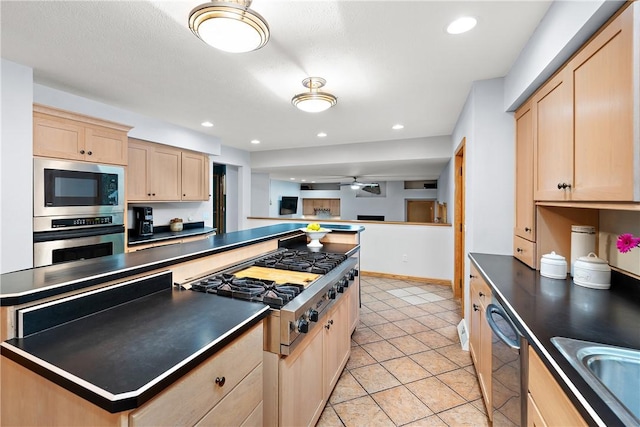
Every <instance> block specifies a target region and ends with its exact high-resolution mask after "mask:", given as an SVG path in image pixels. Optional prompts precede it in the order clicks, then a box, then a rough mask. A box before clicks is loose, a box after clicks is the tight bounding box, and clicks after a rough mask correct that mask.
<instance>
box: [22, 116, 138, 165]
mask: <svg viewBox="0 0 640 427" xmlns="http://www.w3.org/2000/svg"><path fill="white" fill-rule="evenodd" d="M130 129H131V127H129V126H125V125H121V124H119V123H114V122H109V121H106V120H100V119H96V118H93V117H89V116H84V115H82V114H76V113H72V112H69V111H64V110H58V109H55V108H51V107H46V106H44V105H39V104H34V105H33V154H34V155H36V156H42V157H55V158H58V159H67V160H81V161H86V162H92V163H106V164H115V165H126V164H127V132H129V130H130Z"/></svg>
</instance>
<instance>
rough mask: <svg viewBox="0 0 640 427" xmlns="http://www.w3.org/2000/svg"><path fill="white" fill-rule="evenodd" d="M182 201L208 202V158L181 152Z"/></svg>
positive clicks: (203, 155)
mask: <svg viewBox="0 0 640 427" xmlns="http://www.w3.org/2000/svg"><path fill="white" fill-rule="evenodd" d="M182 200H209V156H207V155H206V154H202V153H195V152H192V151H183V152H182Z"/></svg>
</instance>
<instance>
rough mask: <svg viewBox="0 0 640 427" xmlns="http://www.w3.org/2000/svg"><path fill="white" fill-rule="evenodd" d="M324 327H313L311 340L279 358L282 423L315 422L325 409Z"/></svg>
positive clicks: (295, 424) (291, 424)
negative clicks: (288, 354) (286, 355)
mask: <svg viewBox="0 0 640 427" xmlns="http://www.w3.org/2000/svg"><path fill="white" fill-rule="evenodd" d="M323 330H324V329H323V328H314V330H313V331H312V332H311V335H310V337H309V338H308V342H307V343H304V344H303V346H302V347H298V348H297V349H296V352H294V354H292V355H290V356H288V357H286V358H284V359H280V370H279V376H280V381H279V387H280V393H279V395H280V425H282V426H308V425H313V424H314V423H315V422H316V420H317V419H318V418H320V414H321V413H322V410H323V409H324V404H325V400H324V387H323V379H324V372H323V367H322V354H323V352H322V344H323V337H324V333H323Z"/></svg>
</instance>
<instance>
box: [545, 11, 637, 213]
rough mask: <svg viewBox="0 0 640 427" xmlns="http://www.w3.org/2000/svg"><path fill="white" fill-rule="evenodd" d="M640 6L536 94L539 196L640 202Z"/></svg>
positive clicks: (610, 26) (625, 13)
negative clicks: (639, 57) (638, 14)
mask: <svg viewBox="0 0 640 427" xmlns="http://www.w3.org/2000/svg"><path fill="white" fill-rule="evenodd" d="M637 7H640V6H639V5H638V4H631V5H630V6H628V7H627V8H626V9H625V10H624V11H623V12H622V13H621V14H620V15H619V16H617V17H616V18H615V19H614V20H612V21H611V22H610V23H609V24H608V25H607V26H605V27H603V29H602V30H601V31H600V32H599V33H598V34H597V35H596V36H595V37H594V38H593V39H592V40H591V41H590V42H588V43H587V44H586V45H585V46H584V47H583V48H582V50H580V51H579V52H578V53H577V54H576V55H575V56H574V57H573V58H572V59H571V60H570V61H569V62H568V63H567V64H566V65H565V66H564V67H563V68H562V69H561V70H560V71H559V72H558V73H557V74H556V75H555V76H554V77H553V78H552V79H551V80H549V81H548V82H547V83H546V84H545V85H543V86H542V88H540V89H539V91H538V92H537V93H536V94H535V95H534V96H533V104H532V109H533V123H534V139H535V162H536V163H535V165H536V166H535V194H534V196H535V199H536V200H539V201H640V181H639V180H638V179H637V177H638V175H640V166H639V165H638V162H637V158H638V150H639V148H638V146H639V144H640V143H639V142H638V140H637V138H638V137H637V132H638V131H640V129H638V126H639V125H638V122H637V120H635V119H636V118H637V115H638V110H637V109H636V110H635V116H634V102H633V99H634V94H635V93H637V91H638V86H639V85H640V82H639V81H638V78H637V71H638V70H635V72H636V76H635V78H634V66H635V67H636V68H637V67H638V65H637V64H636V65H634V62H633V56H634V55H633V52H634V49H635V51H637V50H638V44H639V43H640V42H638V40H634V37H633V34H634V26H635V27H636V30H637V27H638V26H640V23H638V22H635V23H634V19H633V14H634V13H633V10H634V8H637ZM634 43H635V45H634ZM636 108H637V107H636ZM634 126H635V128H634ZM634 132H636V136H635V137H634Z"/></svg>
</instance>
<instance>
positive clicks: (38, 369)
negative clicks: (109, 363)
mask: <svg viewBox="0 0 640 427" xmlns="http://www.w3.org/2000/svg"><path fill="white" fill-rule="evenodd" d="M269 312H270V309H269V307H268V306H264V307H263V308H262V309H261V310H259V311H258V312H256V313H255V314H254V315H252V316H251V317H249V318H247V319H245V320H244V321H243V322H241V323H239V324H238V325H236V326H235V327H234V328H232V329H230V330H228V331H227V332H226V333H225V334H223V335H221V336H220V337H218V338H217V339H216V340H214V341H212V342H211V343H209V344H208V345H206V346H205V347H203V348H201V349H200V350H199V351H197V352H196V353H193V354H192V355H191V356H190V357H188V358H186V359H184V360H183V361H182V362H180V363H178V364H177V365H175V366H173V367H172V368H171V369H169V370H167V371H165V372H164V373H163V374H162V375H160V376H158V377H156V378H154V379H152V380H151V381H149V382H148V383H147V384H145V385H144V386H142V387H140V388H139V389H137V390H134V391H130V392H126V393H120V394H112V393H109V392H108V391H106V390H104V389H102V388H99V387H96V386H94V385H93V384H91V383H89V382H88V381H85V380H83V379H81V378H78V377H77V376H75V375H73V374H70V373H68V372H66V371H64V370H62V369H60V368H58V367H56V366H55V365H52V364H50V363H48V362H46V361H44V360H42V359H40V358H38V357H35V356H33V355H31V354H29V353H28V352H25V351H24V350H22V349H19V348H17V347H15V346H13V345H11V344H9V343H8V342H6V341H5V342H2V343H0V354H1V355H2V356H4V357H7V358H8V359H10V360H13V361H14V362H16V363H18V364H19V365H21V366H24V367H25V368H27V369H29V370H31V371H32V372H34V373H36V374H38V375H40V376H42V377H44V378H46V379H48V380H50V381H52V382H53V383H55V384H57V385H58V386H60V387H62V388H64V389H66V390H68V391H70V392H72V393H74V394H76V395H78V396H80V397H82V398H84V399H86V400H87V401H89V402H91V403H93V404H95V405H97V406H99V407H100V408H102V409H104V410H106V411H108V412H110V413H117V412H123V411H128V410H133V409H137V408H139V407H140V406H142V405H143V404H144V403H146V402H147V401H149V400H151V399H152V398H154V397H155V396H157V395H158V394H160V393H161V392H162V391H164V390H165V389H166V388H168V387H169V386H170V385H171V384H173V383H174V382H176V381H177V380H178V379H180V378H182V377H183V376H184V375H186V374H187V373H189V372H190V371H191V370H193V369H194V368H195V367H197V366H198V365H199V364H200V363H202V362H203V361H204V360H206V359H208V358H209V357H211V356H213V355H215V354H216V353H217V352H218V351H220V350H222V349H223V348H225V346H226V345H227V344H229V343H230V342H231V341H233V340H234V339H236V338H238V337H239V336H240V335H242V334H243V333H244V332H245V331H247V330H249V329H250V328H251V327H253V326H255V325H256V324H258V322H260V321H261V320H263V319H264V318H265V317H267V315H268V314H269Z"/></svg>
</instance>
